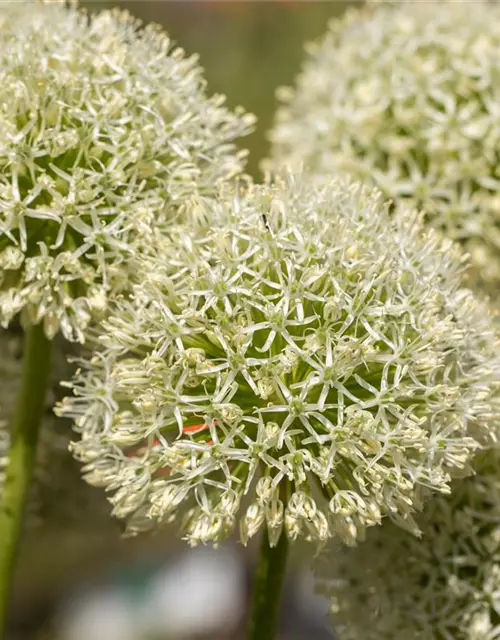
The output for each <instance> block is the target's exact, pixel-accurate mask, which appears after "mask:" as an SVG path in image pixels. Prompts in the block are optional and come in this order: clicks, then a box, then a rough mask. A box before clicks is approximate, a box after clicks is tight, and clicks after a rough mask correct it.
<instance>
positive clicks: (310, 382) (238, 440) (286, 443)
mask: <svg viewBox="0 0 500 640" xmlns="http://www.w3.org/2000/svg"><path fill="white" fill-rule="evenodd" d="M207 220H208V221H207V222H203V220H202V218H201V217H199V218H198V219H197V221H196V222H195V221H192V222H191V224H189V225H184V226H183V227H181V226H179V227H178V228H176V229H171V232H170V234H169V238H168V241H167V242H166V243H165V247H164V248H163V250H162V251H161V252H160V254H161V258H160V259H159V260H158V261H157V262H156V263H154V262H151V263H148V262H147V263H146V265H145V268H144V273H143V277H144V282H143V283H142V284H140V285H136V287H135V290H134V298H133V299H132V300H125V299H124V300H122V301H121V302H120V303H119V304H118V307H117V309H116V310H115V311H114V312H113V314H112V315H111V316H110V317H109V319H108V320H107V321H106V322H105V323H104V326H103V335H102V336H101V348H100V349H97V350H96V351H95V352H94V354H93V356H91V357H89V358H87V359H84V360H83V361H82V362H81V365H82V367H81V371H80V372H79V373H78V374H77V376H76V377H75V379H74V381H73V383H72V384H71V385H70V386H72V388H73V393H74V395H73V397H68V398H66V399H65V400H64V402H63V403H62V404H61V406H60V407H59V409H58V412H59V413H60V414H62V415H66V416H69V417H72V418H73V419H74V420H75V424H76V429H77V431H78V432H80V433H81V439H80V440H79V441H78V442H76V443H75V444H74V453H75V455H76V456H77V458H78V459H79V460H81V461H82V462H83V463H85V466H84V476H85V478H86V480H87V481H88V482H89V483H91V484H93V485H96V486H102V487H105V488H106V489H107V490H108V491H109V492H111V493H112V497H111V498H110V500H111V502H112V504H113V505H114V509H113V513H114V514H115V515H117V516H118V517H122V518H123V517H126V518H127V519H128V520H129V529H130V531H137V530H140V529H142V528H147V527H150V526H153V525H155V523H157V522H158V523H161V522H165V521H170V520H172V519H174V518H175V517H176V515H177V513H178V512H179V511H185V518H184V523H183V525H184V531H185V532H186V537H187V539H188V540H189V541H190V542H191V543H193V544H196V543H198V542H206V541H209V540H218V539H219V538H222V537H224V535H226V534H227V533H228V532H230V531H231V530H232V529H233V527H234V526H235V524H236V523H237V522H238V521H239V524H240V530H241V537H242V540H243V541H244V542H245V541H246V540H247V539H248V538H250V537H251V536H253V535H254V534H255V533H256V532H257V531H258V530H259V528H260V527H261V525H263V524H264V523H267V528H268V531H269V535H270V539H271V543H272V544H274V543H276V541H277V540H278V538H279V536H280V533H281V531H282V530H283V527H284V529H285V531H286V533H287V535H288V536H289V537H290V538H292V539H294V538H295V537H297V536H299V535H301V536H302V535H303V536H305V537H307V538H310V539H314V540H325V539H327V538H328V537H330V536H334V537H340V538H341V539H342V540H343V541H344V542H346V543H348V544H351V543H354V542H355V540H356V539H357V538H359V537H362V536H363V534H364V529H365V527H367V526H370V525H374V524H378V523H379V522H380V520H381V519H382V517H384V516H386V515H387V516H389V517H390V518H392V519H393V520H395V521H397V522H399V523H400V524H401V525H402V526H406V527H409V528H411V527H412V526H413V524H412V523H413V518H412V512H413V511H414V510H415V509H418V508H420V503H421V501H422V499H423V498H424V496H425V494H426V493H427V492H428V491H429V490H437V491H441V492H447V491H448V489H449V480H450V474H453V473H455V472H458V473H465V472H466V471H467V466H468V459H469V456H470V454H471V452H472V451H474V449H475V448H476V444H477V442H476V441H477V440H481V439H483V438H486V439H487V438H489V437H490V432H489V427H488V426H487V422H488V420H493V421H495V419H497V417H496V415H494V411H493V409H492V394H494V392H495V389H496V388H497V380H498V373H499V360H498V357H497V356H496V355H495V350H496V348H497V344H496V337H495V334H494V333H493V332H492V330H491V328H490V322H489V317H488V313H487V311H486V310H485V309H484V308H483V306H482V305H481V304H479V303H477V302H476V301H475V299H474V297H473V296H472V294H471V293H470V292H469V291H466V290H461V289H459V288H458V285H457V282H458V281H459V280H460V271H461V267H460V260H459V259H458V257H457V251H456V250H455V248H454V247H453V246H452V245H451V243H449V242H448V243H442V242H441V241H440V240H439V239H438V237H437V235H436V234H435V233H433V232H430V233H427V234H426V235H423V236H422V235H421V233H422V225H421V219H420V218H419V217H418V216H417V215H416V214H414V213H412V212H407V213H406V214H405V215H401V216H400V217H399V216H398V217H397V218H395V219H391V218H390V217H389V215H388V211H387V206H386V205H385V204H384V202H383V201H382V200H381V197H380V194H379V193H378V192H377V191H371V190H368V189H364V188H363V187H361V186H360V185H355V184H353V185H347V184H342V183H332V184H328V185H325V184H324V185H320V184H315V183H312V182H311V181H309V180H300V179H299V180H296V179H295V178H292V177H291V176H287V177H285V178H284V179H283V180H279V181H278V182H277V183H276V184H275V185H272V186H253V187H250V188H249V190H248V191H247V192H246V193H238V192H237V191H234V192H232V193H224V194H222V196H221V198H220V200H218V201H217V202H214V205H213V207H212V209H211V210H210V212H209V214H207ZM245 495H248V502H249V504H248V509H247V510H246V511H245V512H244V510H243V504H244V503H243V504H242V502H243V501H242V498H243V497H244V496H245ZM181 505H186V509H182V510H181V509H180V507H181ZM240 513H241V514H242V515H241V517H240ZM243 513H244V515H243Z"/></svg>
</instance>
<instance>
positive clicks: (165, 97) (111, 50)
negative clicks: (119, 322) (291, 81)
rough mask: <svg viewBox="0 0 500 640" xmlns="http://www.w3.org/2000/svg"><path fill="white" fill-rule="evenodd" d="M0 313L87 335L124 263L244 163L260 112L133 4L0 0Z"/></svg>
mask: <svg viewBox="0 0 500 640" xmlns="http://www.w3.org/2000/svg"><path fill="white" fill-rule="evenodd" d="M0 25H1V26H0V322H1V323H2V324H3V325H4V326H7V325H8V324H9V322H10V321H11V319H12V318H13V317H14V316H15V315H16V314H18V313H19V312H23V319H24V321H26V322H33V323H38V322H39V321H41V320H43V322H44V325H45V330H46V333H47V335H48V336H49V337H52V336H53V335H54V334H55V333H56V332H57V331H58V330H59V329H60V330H61V331H62V332H63V334H64V335H65V337H66V338H68V339H70V340H75V339H76V340H79V341H82V340H83V331H84V330H85V327H86V326H87V324H88V322H89V320H90V319H91V318H92V317H93V316H95V315H96V314H97V315H99V314H102V312H103V311H104V310H105V309H106V306H107V299H108V297H109V294H110V292H112V293H115V292H116V291H118V290H120V289H122V288H123V287H124V286H125V285H126V283H127V279H128V276H129V273H130V271H131V269H130V268H129V265H130V261H131V259H132V258H133V257H134V255H136V253H137V252H139V251H141V252H142V251H146V250H148V248H149V247H150V246H151V244H152V242H153V236H154V234H155V233H160V232H161V228H162V225H165V224H166V223H167V222H169V221H170V220H171V219H172V218H173V217H175V216H176V215H184V212H185V210H186V209H189V208H196V207H197V206H199V205H198V203H199V200H200V199H201V200H202V199H203V198H205V197H207V196H209V195H210V194H212V193H213V191H214V189H215V186H216V184H217V183H218V182H219V181H221V180H223V179H226V178H229V177H230V176H233V175H234V174H235V173H238V172H239V171H240V170H241V169H242V162H243V158H244V155H245V154H244V153H243V152H238V151H236V149H235V146H234V144H233V140H234V139H235V138H237V137H238V136H241V135H244V134H246V133H248V132H249V130H250V129H251V125H252V123H253V117H252V116H249V115H245V114H244V113H243V112H242V111H241V110H237V111H236V112H235V113H231V112H229V111H228V110H227V109H226V108H225V107H224V106H223V102H224V99H223V98H222V97H221V96H214V97H212V98H208V97H207V96H206V94H205V81H204V80H203V76H202V70H201V68H200V67H199V66H198V63H197V58H196V57H191V58H186V57H185V56H184V53H183V51H182V50H181V49H175V48H172V46H171V44H170V42H169V39H168V37H167V36H166V35H165V34H164V33H162V32H161V31H160V30H159V29H158V28H157V27H156V26H147V27H143V26H142V25H141V24H140V23H139V22H138V21H136V20H135V19H133V18H132V17H131V16H130V15H129V14H128V13H126V12H119V11H111V12H108V11H105V12H101V13H97V14H92V15H87V14H85V13H84V12H82V11H79V10H78V9H77V8H76V7H75V6H74V5H73V4H72V5H71V6H70V7H69V8H68V7H67V6H65V3H63V2H45V3H43V2H38V3H35V2H10V3H2V4H1V5H0Z"/></svg>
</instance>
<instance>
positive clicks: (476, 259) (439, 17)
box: [265, 0, 500, 297]
mask: <svg viewBox="0 0 500 640" xmlns="http://www.w3.org/2000/svg"><path fill="white" fill-rule="evenodd" d="M499 21H500V3H498V2H486V1H481V0H479V1H478V2H475V3H474V4H471V3H469V2H455V1H453V0H444V1H436V2H395V3H390V4H389V3H368V5H367V7H366V8H362V9H358V10H354V11H351V12H348V13H347V15H346V16H345V17H343V18H342V19H340V20H335V21H333V22H332V23H331V25H330V28H329V31H328V33H327V34H326V36H324V37H323V39H322V40H321V41H319V42H318V43H316V44H312V45H310V46H309V49H308V52H309V56H308V59H307V61H306V63H305V64H304V66H303V69H302V72H301V74H300V75H299V77H298V80H297V86H296V88H295V89H291V88H284V89H282V90H281V96H280V97H281V99H282V102H283V106H282V107H281V108H280V109H279V110H278V114H277V118H276V124H275V126H274V129H273V131H272V132H271V134H270V137H271V140H272V142H273V150H272V155H273V160H272V161H270V162H269V161H268V162H267V163H266V165H265V166H266V167H268V168H272V167H275V166H283V165H287V166H291V167H298V166H304V167H305V168H306V169H307V170H310V172H311V173H314V174H316V175H322V176H325V175H326V176H330V175H332V174H333V175H335V174H336V173H339V172H344V171H345V172H348V173H349V174H350V175H352V176H353V177H356V178H359V179H361V180H363V181H366V182H367V183H369V184H375V185H377V186H378V187H379V188H380V189H381V191H382V192H383V193H384V195H385V196H386V197H388V198H391V199H394V201H395V202H396V204H397V203H401V202H403V203H404V204H405V205H407V204H409V205H411V206H416V207H418V208H423V210H424V211H425V212H426V215H427V218H428V221H429V223H430V224H432V225H434V226H435V227H436V228H439V229H441V230H443V231H444V232H445V234H446V235H447V237H450V238H453V239H456V240H458V241H460V242H461V243H462V244H463V245H464V248H465V250H466V251H467V252H469V253H470V254H471V256H472V261H471V267H472V268H471V272H470V274H469V277H470V278H471V280H470V282H471V283H474V286H479V287H481V288H482V289H483V290H485V291H486V292H488V293H490V294H492V295H494V297H496V295H497V294H498V286H499V284H500V171H499V168H498V167H499V162H498V148H499V145H500V126H499V124H498V123H499V117H500V107H499V106H498V105H499V104H500V82H499V78H500V62H499V60H500V32H499V30H498V28H497V25H498V22H499Z"/></svg>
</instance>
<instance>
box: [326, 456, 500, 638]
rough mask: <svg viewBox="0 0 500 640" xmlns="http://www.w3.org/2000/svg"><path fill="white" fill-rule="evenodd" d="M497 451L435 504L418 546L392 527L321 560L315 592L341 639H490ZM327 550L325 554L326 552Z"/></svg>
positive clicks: (499, 492)
mask: <svg viewBox="0 0 500 640" xmlns="http://www.w3.org/2000/svg"><path fill="white" fill-rule="evenodd" d="M498 465H499V459H498V452H494V453H489V454H488V455H486V456H485V457H483V459H482V460H481V461H480V463H479V465H478V473H477V476H475V477H471V478H466V479H465V480H460V481H458V482H457V483H456V486H453V487H452V495H451V497H448V498H444V497H442V496H439V497H435V498H433V499H432V500H431V501H430V502H429V504H428V506H427V508H426V509H425V511H424V513H423V514H422V517H421V518H420V520H419V522H420V523H421V525H422V537H421V539H418V538H415V537H414V536H412V535H411V534H410V533H407V532H405V531H403V530H402V529H400V528H398V527H395V526H393V525H392V523H387V524H383V525H382V526H381V527H374V528H373V529H371V530H370V531H369V533H368V535H367V538H366V540H365V542H364V543H363V544H362V545H359V546H358V547H356V548H354V549H339V550H338V551H334V552H333V553H331V552H330V553H329V554H328V557H327V556H326V554H324V555H322V556H321V562H318V564H317V570H318V572H319V574H320V575H319V577H318V583H319V584H320V585H321V587H320V588H321V591H323V592H324V593H327V594H329V595H330V596H331V598H332V600H331V602H332V607H331V613H332V619H333V623H334V625H335V626H336V629H337V631H338V632H339V635H340V637H342V638H345V639H346V640H357V639H358V638H363V639H366V640H448V639H451V638H453V640H493V639H494V638H496V637H498V615H499V614H498V611H499V606H500V604H499V597H500V596H499V593H500V591H499V590H500V535H499V531H500V508H499V505H500V476H499V473H498V468H499V467H498ZM330 551H331V550H330Z"/></svg>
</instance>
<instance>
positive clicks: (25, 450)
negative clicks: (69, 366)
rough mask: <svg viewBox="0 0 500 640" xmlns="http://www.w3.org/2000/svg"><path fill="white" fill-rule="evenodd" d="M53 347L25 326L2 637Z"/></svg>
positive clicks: (3, 566)
mask: <svg viewBox="0 0 500 640" xmlns="http://www.w3.org/2000/svg"><path fill="white" fill-rule="evenodd" d="M51 347H52V344H51V341H50V340H48V339H47V338H46V337H45V334H44V332H43V327H42V325H36V326H33V327H30V328H28V329H27V330H26V334H25V341H24V353H23V370H22V379H21V387H20V390H19V394H18V398H17V405H16V409H15V413H14V418H13V421H12V428H11V439H12V442H11V447H10V451H9V463H8V466H7V471H6V478H5V483H4V486H3V491H2V494H1V496H0V497H1V505H0V638H4V636H5V625H6V616H7V610H8V604H9V598H10V591H11V586H12V577H13V573H14V566H15V561H16V554H17V549H18V544H19V537H20V534H21V528H22V522H23V513H24V507H25V504H26V499H27V495H28V490H29V486H30V482H31V477H32V474H33V467H34V464H35V455H36V445H37V441H38V432H39V428H40V423H41V420H42V416H43V410H44V405H45V394H46V390H47V386H48V381H49V376H50V360H51V351H52V348H51Z"/></svg>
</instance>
